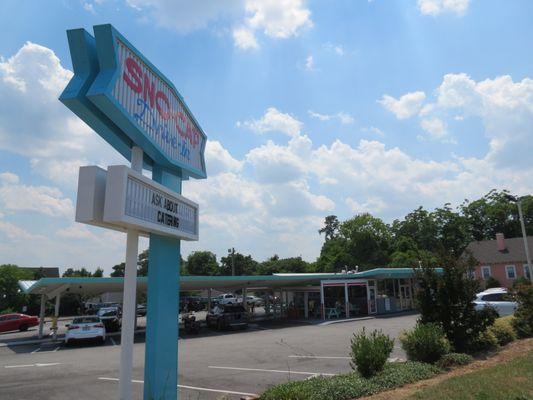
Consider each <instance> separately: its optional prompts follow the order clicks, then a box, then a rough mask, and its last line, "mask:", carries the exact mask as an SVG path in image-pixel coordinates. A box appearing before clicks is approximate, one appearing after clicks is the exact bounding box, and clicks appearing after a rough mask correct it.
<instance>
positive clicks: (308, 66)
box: [305, 55, 315, 71]
mask: <svg viewBox="0 0 533 400" xmlns="http://www.w3.org/2000/svg"><path fill="white" fill-rule="evenodd" d="M305 70H306V71H314V70H315V61H314V59H313V56H312V55H309V56H307V58H306V59H305Z"/></svg>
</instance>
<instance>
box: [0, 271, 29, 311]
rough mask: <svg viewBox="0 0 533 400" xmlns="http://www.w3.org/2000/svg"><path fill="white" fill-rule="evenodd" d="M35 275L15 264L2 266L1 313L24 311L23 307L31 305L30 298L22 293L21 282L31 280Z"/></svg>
mask: <svg viewBox="0 0 533 400" xmlns="http://www.w3.org/2000/svg"><path fill="white" fill-rule="evenodd" d="M31 279H33V274H32V273H31V272H28V271H24V270H23V269H21V268H19V267H17V266H16V265H13V264H4V265H0V313H1V312H6V311H22V306H23V305H29V304H28V303H29V302H30V299H29V296H27V295H25V294H24V293H22V291H21V290H20V288H19V286H18V281H19V280H31Z"/></svg>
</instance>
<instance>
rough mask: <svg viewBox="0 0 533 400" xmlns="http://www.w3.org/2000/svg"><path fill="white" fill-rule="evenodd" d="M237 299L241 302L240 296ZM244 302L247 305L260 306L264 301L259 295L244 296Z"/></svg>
mask: <svg viewBox="0 0 533 400" xmlns="http://www.w3.org/2000/svg"><path fill="white" fill-rule="evenodd" d="M239 300H240V302H241V303H242V297H240V298H239ZM246 303H247V304H248V305H249V306H254V307H260V306H262V305H263V304H264V303H265V301H264V300H263V299H262V298H261V297H257V296H246Z"/></svg>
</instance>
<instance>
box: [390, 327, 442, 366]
mask: <svg viewBox="0 0 533 400" xmlns="http://www.w3.org/2000/svg"><path fill="white" fill-rule="evenodd" d="M400 342H401V343H402V348H403V349H404V350H405V352H406V353H407V357H408V358H409V360H412V361H421V362H427V363H434V362H436V361H437V360H439V359H440V358H441V357H442V356H443V355H444V354H446V353H449V352H450V348H451V346H450V342H449V341H448V339H446V336H445V335H444V331H443V330H442V328H441V327H440V326H438V325H437V324H432V323H428V324H421V323H418V324H417V325H416V326H415V327H414V329H412V330H410V331H406V332H404V333H403V334H402V335H401V336H400Z"/></svg>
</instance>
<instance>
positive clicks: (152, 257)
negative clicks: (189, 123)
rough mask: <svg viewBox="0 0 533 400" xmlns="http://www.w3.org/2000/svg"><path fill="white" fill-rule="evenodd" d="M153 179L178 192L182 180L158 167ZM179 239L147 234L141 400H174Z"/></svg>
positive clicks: (176, 377)
mask: <svg viewBox="0 0 533 400" xmlns="http://www.w3.org/2000/svg"><path fill="white" fill-rule="evenodd" d="M152 179H153V180H155V181H156V182H158V183H161V184H162V185H164V186H166V187H168V188H170V189H171V190H173V191H175V192H177V193H181V177H179V176H177V175H175V174H173V173H170V172H168V171H167V170H165V169H164V168H161V167H160V166H158V165H154V166H153V170H152ZM179 279H180V240H179V239H176V238H173V237H168V236H162V235H157V234H155V233H152V234H150V253H149V259H148V305H147V312H146V318H147V320H146V351H145V361H144V399H145V400H151V399H158V400H176V399H177V385H178V314H179V307H178V305H179V304H178V302H179Z"/></svg>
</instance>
